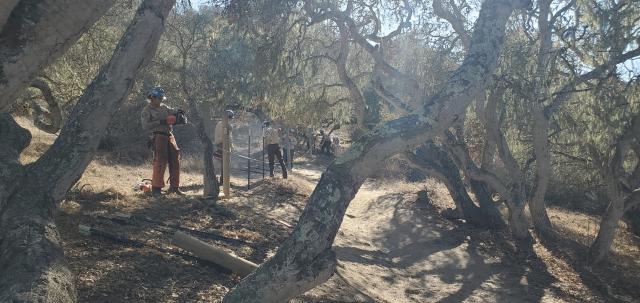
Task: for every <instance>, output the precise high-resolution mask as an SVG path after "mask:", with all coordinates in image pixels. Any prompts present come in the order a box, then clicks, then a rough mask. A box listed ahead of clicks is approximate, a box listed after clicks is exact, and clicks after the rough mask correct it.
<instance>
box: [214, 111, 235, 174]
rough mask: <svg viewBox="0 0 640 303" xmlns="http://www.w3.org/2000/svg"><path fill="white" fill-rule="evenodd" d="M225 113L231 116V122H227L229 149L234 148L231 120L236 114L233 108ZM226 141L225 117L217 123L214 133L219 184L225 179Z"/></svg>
mask: <svg viewBox="0 0 640 303" xmlns="http://www.w3.org/2000/svg"><path fill="white" fill-rule="evenodd" d="M225 114H226V115H227V117H228V118H229V124H227V129H228V130H229V149H230V150H233V136H232V133H231V120H233V118H234V116H235V114H234V112H233V111H232V110H226V111H225ZM223 141H224V119H223V120H220V121H219V122H218V124H216V129H215V131H214V135H213V149H214V150H215V152H214V153H213V159H214V160H215V163H214V165H215V167H216V168H218V167H219V168H218V169H217V171H218V172H220V182H218V186H221V185H222V182H223V181H224V177H223V176H224V175H223V173H224V171H223V169H222V168H223V166H222V152H223V150H222V144H223Z"/></svg>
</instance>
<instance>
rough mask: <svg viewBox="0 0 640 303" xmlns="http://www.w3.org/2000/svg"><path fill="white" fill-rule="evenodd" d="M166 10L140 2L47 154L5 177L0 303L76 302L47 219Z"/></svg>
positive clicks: (158, 1) (157, 1)
mask: <svg viewBox="0 0 640 303" xmlns="http://www.w3.org/2000/svg"><path fill="white" fill-rule="evenodd" d="M173 3H174V1H169V0H145V1H144V2H143V3H142V4H141V5H140V8H139V9H138V12H137V14H136V16H135V17H134V19H133V21H132V23H131V25H130V26H129V27H128V28H127V31H126V32H125V34H124V35H123V37H122V39H121V40H120V43H119V44H118V46H117V48H116V50H115V52H114V55H113V56H112V58H111V60H110V61H109V63H108V64H107V65H106V66H104V67H103V68H102V69H101V71H100V73H99V74H98V76H97V77H96V78H95V79H94V80H93V82H92V83H91V85H90V86H89V87H88V88H87V89H86V90H85V92H84V94H83V95H82V97H81V98H80V100H79V101H78V103H77V105H76V107H75V108H74V110H73V112H72V114H71V116H70V118H69V121H68V122H67V123H66V125H65V127H64V128H63V130H62V132H61V134H60V136H59V137H58V138H57V139H56V141H55V143H54V144H53V146H51V147H50V148H49V150H47V152H46V153H45V154H44V155H43V156H42V157H41V158H40V159H38V160H37V161H36V162H35V163H33V164H31V165H29V166H26V167H20V169H19V170H16V171H13V172H11V176H15V177H14V179H13V181H12V182H13V183H14V184H16V186H14V188H12V189H11V191H10V192H8V194H6V195H5V194H3V195H2V200H0V206H2V207H1V208H0V266H1V267H2V268H3V271H5V272H10V273H12V275H11V276H9V275H3V276H2V277H0V301H9V302H13V301H19V302H75V301H76V294H75V288H74V286H73V275H72V274H71V273H70V272H69V270H68V269H67V267H66V265H65V263H64V256H63V252H62V248H61V246H60V239H59V235H58V232H57V230H56V227H55V224H54V222H53V219H52V212H53V209H54V207H55V203H56V202H58V201H60V200H61V199H63V197H64V195H65V194H66V192H67V191H68V190H69V188H71V186H73V184H74V183H75V182H77V180H78V179H79V178H80V176H81V174H82V173H83V172H84V170H85V169H86V167H87V165H88V164H89V162H90V161H91V158H92V157H93V154H94V153H95V151H96V149H97V146H98V143H99V141H100V138H101V137H102V135H103V133H104V131H105V129H106V127H107V125H108V123H109V121H110V120H111V117H112V116H113V115H114V113H115V111H116V110H117V109H118V108H119V107H120V105H121V104H122V103H123V102H124V101H125V100H126V99H127V96H128V94H129V91H130V90H131V87H132V86H133V79H135V78H136V75H137V74H138V72H139V71H140V70H141V69H142V68H143V67H144V66H145V65H146V64H147V63H148V62H149V61H150V60H151V58H152V57H153V53H155V49H156V47H157V43H158V40H159V38H160V34H161V33H162V30H163V29H164V19H165V16H166V15H167V14H168V13H169V11H170V10H171V7H172V6H173ZM0 133H2V134H4V132H0ZM6 161H7V160H6V159H4V158H3V159H2V164H3V166H4V165H5V163H8V162H6Z"/></svg>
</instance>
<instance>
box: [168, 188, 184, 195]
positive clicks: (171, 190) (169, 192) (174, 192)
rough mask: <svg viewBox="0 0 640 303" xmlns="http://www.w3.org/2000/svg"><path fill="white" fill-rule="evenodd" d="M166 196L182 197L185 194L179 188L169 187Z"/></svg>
mask: <svg viewBox="0 0 640 303" xmlns="http://www.w3.org/2000/svg"><path fill="white" fill-rule="evenodd" d="M167 193H168V194H176V195H178V196H184V195H185V194H184V193H183V192H182V191H181V190H180V188H179V187H170V188H169V190H168V191H167Z"/></svg>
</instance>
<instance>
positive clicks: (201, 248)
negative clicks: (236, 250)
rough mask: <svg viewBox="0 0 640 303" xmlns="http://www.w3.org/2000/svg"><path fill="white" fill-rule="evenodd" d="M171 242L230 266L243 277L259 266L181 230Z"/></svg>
mask: <svg viewBox="0 0 640 303" xmlns="http://www.w3.org/2000/svg"><path fill="white" fill-rule="evenodd" d="M171 243H172V244H173V245H175V246H177V247H180V248H182V249H184V250H186V251H188V252H191V253H193V254H194V255H196V257H198V258H200V259H203V260H207V261H209V262H213V263H215V264H218V265H220V266H222V267H224V268H228V269H230V270H231V271H233V272H235V273H237V274H239V275H240V276H242V277H244V276H246V275H248V274H250V273H252V272H253V271H254V270H255V269H256V268H258V265H257V264H255V263H253V262H251V261H249V260H245V259H243V258H240V257H238V256H236V255H234V254H231V253H228V252H226V251H224V250H222V249H220V248H217V247H215V246H213V245H210V244H207V243H205V242H203V241H201V240H200V239H197V238H194V237H192V236H189V235H187V234H185V233H183V232H180V231H176V233H175V234H174V235H173V238H172V239H171Z"/></svg>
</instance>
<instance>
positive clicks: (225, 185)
mask: <svg viewBox="0 0 640 303" xmlns="http://www.w3.org/2000/svg"><path fill="white" fill-rule="evenodd" d="M222 133H223V134H224V138H223V140H222V150H223V152H222V172H223V174H224V177H223V178H224V179H223V180H222V192H223V193H224V197H225V198H229V197H231V193H230V190H229V187H230V185H231V184H230V183H229V178H230V176H231V174H230V172H229V169H230V166H231V165H229V164H231V163H230V161H231V157H230V153H231V144H230V142H229V141H231V138H230V136H229V115H228V114H227V112H226V111H225V112H224V115H223V118H222Z"/></svg>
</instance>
